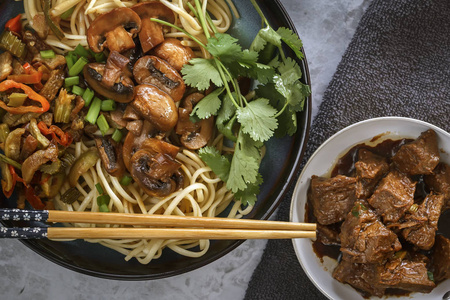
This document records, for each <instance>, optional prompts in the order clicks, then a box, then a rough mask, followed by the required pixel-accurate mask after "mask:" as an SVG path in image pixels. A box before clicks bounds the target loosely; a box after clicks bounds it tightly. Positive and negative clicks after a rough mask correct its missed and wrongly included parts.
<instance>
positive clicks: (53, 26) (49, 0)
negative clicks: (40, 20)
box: [43, 0, 65, 40]
mask: <svg viewBox="0 0 450 300" xmlns="http://www.w3.org/2000/svg"><path fill="white" fill-rule="evenodd" d="M43 2H44V5H43V10H44V16H45V20H46V21H47V25H48V27H50V30H51V31H53V33H54V34H55V36H56V37H57V38H58V39H60V40H62V39H63V38H64V37H65V35H64V32H62V31H61V29H60V28H59V27H58V25H56V24H55V22H53V20H52V18H51V16H50V8H51V7H52V0H43Z"/></svg>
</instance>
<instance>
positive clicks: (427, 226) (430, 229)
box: [399, 194, 444, 250]
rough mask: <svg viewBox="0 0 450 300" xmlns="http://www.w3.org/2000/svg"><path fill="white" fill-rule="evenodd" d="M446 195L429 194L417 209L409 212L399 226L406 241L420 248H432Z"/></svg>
mask: <svg viewBox="0 0 450 300" xmlns="http://www.w3.org/2000/svg"><path fill="white" fill-rule="evenodd" d="M443 204H444V196H442V195H434V194H429V195H428V196H427V197H426V198H425V200H423V202H422V204H421V205H420V206H419V208H418V209H417V211H415V212H413V213H411V214H407V215H406V217H405V222H403V223H402V224H401V226H400V227H399V228H400V229H403V230H402V235H403V237H404V238H405V240H406V241H408V242H410V243H411V244H413V245H416V246H417V247H419V248H420V249H423V250H430V249H431V248H432V247H433V245H434V237H435V235H436V230H437V227H438V221H439V216H440V215H441V211H442V206H443Z"/></svg>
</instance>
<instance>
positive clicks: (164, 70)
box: [133, 55, 186, 102]
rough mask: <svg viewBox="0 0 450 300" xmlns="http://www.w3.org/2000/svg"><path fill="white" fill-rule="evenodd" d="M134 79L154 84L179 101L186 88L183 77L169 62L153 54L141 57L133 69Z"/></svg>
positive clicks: (141, 82)
mask: <svg viewBox="0 0 450 300" xmlns="http://www.w3.org/2000/svg"><path fill="white" fill-rule="evenodd" d="M133 75H134V79H135V80H136V81H137V82H138V83H139V84H143V83H147V84H153V85H155V86H157V87H159V88H160V89H161V90H163V91H164V92H166V93H167V94H169V95H170V96H171V97H172V99H173V101H175V102H178V101H180V100H181V98H182V97H183V94H184V92H185V90H186V85H185V84H184V81H183V78H182V77H181V75H180V74H179V73H178V72H177V70H175V69H174V68H173V67H172V66H171V65H169V63H168V62H166V61H165V60H163V59H161V58H159V57H156V56H153V55H147V56H144V57H141V58H140V59H139V60H138V61H137V62H136V64H135V65H134V69H133Z"/></svg>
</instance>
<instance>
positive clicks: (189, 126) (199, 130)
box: [175, 93, 214, 150]
mask: <svg viewBox="0 0 450 300" xmlns="http://www.w3.org/2000/svg"><path fill="white" fill-rule="evenodd" d="M203 97H204V96H203V95H202V94H200V93H193V94H190V95H189V96H187V97H186V98H185V99H183V101H182V103H181V106H180V107H179V108H178V122H177V126H176V127H175V132H176V134H178V135H181V137H180V142H181V144H182V145H183V146H185V147H186V148H188V149H191V150H196V149H200V148H202V147H204V146H206V144H207V143H208V141H209V140H210V139H211V136H212V133H213V129H214V117H213V116H211V117H209V118H208V119H203V120H200V121H199V122H196V123H193V122H192V121H191V120H190V119H189V116H190V114H191V112H192V109H193V107H194V106H195V104H197V103H198V102H199V101H200V100H201V99H202V98H203Z"/></svg>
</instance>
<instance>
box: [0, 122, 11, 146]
mask: <svg viewBox="0 0 450 300" xmlns="http://www.w3.org/2000/svg"><path fill="white" fill-rule="evenodd" d="M9 132H10V131H9V126H8V125H6V124H5V123H2V124H0V143H4V142H6V138H7V137H8V134H9Z"/></svg>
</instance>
